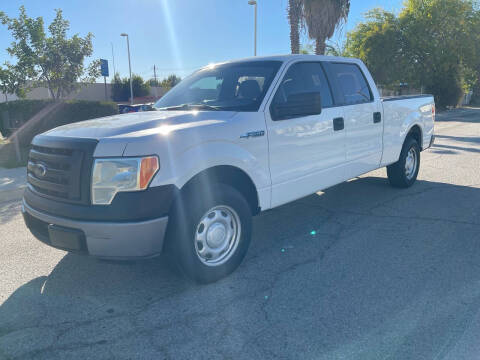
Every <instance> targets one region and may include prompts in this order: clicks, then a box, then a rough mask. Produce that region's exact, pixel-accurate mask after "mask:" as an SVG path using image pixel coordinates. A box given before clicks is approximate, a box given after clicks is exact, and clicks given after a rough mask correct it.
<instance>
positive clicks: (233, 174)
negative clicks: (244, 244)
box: [181, 165, 260, 215]
mask: <svg viewBox="0 0 480 360" xmlns="http://www.w3.org/2000/svg"><path fill="white" fill-rule="evenodd" d="M215 183H221V184H225V185H230V186H232V187H233V188H235V189H236V190H238V191H239V192H240V193H241V194H242V195H243V196H244V197H245V200H247V202H248V204H249V205H250V209H251V211H252V214H253V215H256V214H258V213H259V212H260V207H259V204H258V193H257V188H256V187H255V184H254V183H253V181H252V179H250V177H249V176H248V175H247V174H246V173H245V172H244V171H243V170H241V169H239V168H237V167H234V166H229V165H221V166H215V167H212V168H209V169H206V170H204V171H202V172H201V173H199V174H197V175H195V176H194V177H193V178H191V179H190V180H189V181H188V182H187V183H186V184H185V185H184V186H183V187H182V189H181V192H184V191H188V190H191V189H193V188H200V189H201V191H204V192H207V193H208V191H215V189H214V188H212V184H215Z"/></svg>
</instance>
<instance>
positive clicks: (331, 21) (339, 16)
mask: <svg viewBox="0 0 480 360" xmlns="http://www.w3.org/2000/svg"><path fill="white" fill-rule="evenodd" d="M303 1H304V9H303V16H304V18H305V24H306V26H307V28H308V36H309V37H310V38H311V39H314V40H315V42H316V45H315V53H316V54H317V55H323V54H325V47H326V41H327V40H328V39H330V38H331V37H332V36H333V33H334V32H335V29H337V28H338V26H339V25H341V24H342V22H344V21H346V20H347V17H348V13H349V11H350V0H303Z"/></svg>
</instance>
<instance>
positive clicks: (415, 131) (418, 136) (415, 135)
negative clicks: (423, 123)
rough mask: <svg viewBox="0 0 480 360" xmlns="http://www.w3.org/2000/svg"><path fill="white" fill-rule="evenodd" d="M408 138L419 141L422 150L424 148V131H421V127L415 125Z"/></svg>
mask: <svg viewBox="0 0 480 360" xmlns="http://www.w3.org/2000/svg"><path fill="white" fill-rule="evenodd" d="M408 137H413V138H414V139H415V140H417V143H418V145H419V146H420V149H421V148H422V129H420V126H418V125H413V126H412V128H411V129H410V131H409V132H408V134H407V138H408Z"/></svg>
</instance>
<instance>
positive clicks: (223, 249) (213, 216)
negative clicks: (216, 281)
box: [194, 205, 242, 266]
mask: <svg viewBox="0 0 480 360" xmlns="http://www.w3.org/2000/svg"><path fill="white" fill-rule="evenodd" d="M241 229H242V226H241V223H240V217H239V216H238V214H237V212H236V211H235V210H233V209H232V208H231V207H229V206H226V205H220V206H215V207H214V208H212V209H210V210H208V211H207V212H206V213H205V214H204V215H203V217H202V218H201V220H200V222H199V223H198V225H197V229H196V231H195V240H194V241H195V252H196V253H197V256H198V258H199V259H200V261H202V262H203V263H204V264H205V265H208V266H218V265H221V264H223V263H225V262H226V261H227V260H228V259H230V258H231V257H232V255H233V254H234V253H235V250H236V249H237V246H238V243H239V241H240V235H241Z"/></svg>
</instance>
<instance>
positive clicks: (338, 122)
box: [333, 117, 345, 131]
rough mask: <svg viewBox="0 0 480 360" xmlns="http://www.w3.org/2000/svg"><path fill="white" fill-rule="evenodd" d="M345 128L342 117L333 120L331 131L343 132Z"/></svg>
mask: <svg viewBox="0 0 480 360" xmlns="http://www.w3.org/2000/svg"><path fill="white" fill-rule="evenodd" d="M344 128H345V122H344V121H343V118H342V117H338V118H335V119H333V131H339V130H343V129H344Z"/></svg>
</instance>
